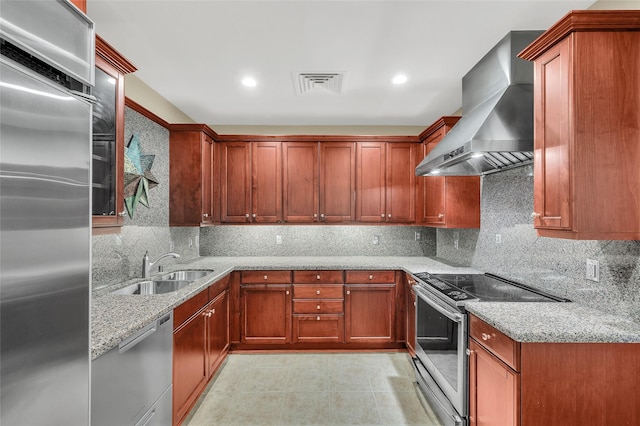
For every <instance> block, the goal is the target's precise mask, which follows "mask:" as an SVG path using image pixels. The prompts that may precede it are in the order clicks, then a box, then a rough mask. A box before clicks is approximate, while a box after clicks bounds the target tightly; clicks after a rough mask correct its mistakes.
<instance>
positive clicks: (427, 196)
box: [420, 128, 445, 226]
mask: <svg viewBox="0 0 640 426" xmlns="http://www.w3.org/2000/svg"><path fill="white" fill-rule="evenodd" d="M444 134H445V129H444V128H442V129H440V130H439V131H437V132H435V133H433V134H432V135H431V136H429V137H428V138H427V139H426V140H425V142H424V151H425V156H427V155H429V153H430V152H431V150H433V148H435V146H436V145H437V144H438V142H440V140H441V139H442V138H443V137H444ZM420 179H422V181H423V182H422V186H423V198H424V206H423V217H422V221H423V222H424V223H425V224H427V225H436V226H442V225H444V179H445V178H444V176H424V177H421V178H420Z"/></svg>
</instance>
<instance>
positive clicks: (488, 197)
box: [436, 167, 640, 322]
mask: <svg viewBox="0 0 640 426" xmlns="http://www.w3.org/2000/svg"><path fill="white" fill-rule="evenodd" d="M531 212H533V176H532V175H531V168H530V167H521V168H518V169H514V170H510V171H506V172H502V173H496V174H493V175H488V176H485V177H483V180H482V200H481V214H482V217H481V228H480V230H477V229H474V230H463V229H460V230H452V229H438V231H437V238H436V240H437V255H438V257H440V258H443V259H445V260H447V261H450V262H455V263H460V264H463V265H468V266H473V267H475V268H478V269H480V270H483V271H486V272H491V273H494V274H497V275H501V276H504V277H507V278H511V279H513V280H516V281H520V282H522V283H524V284H530V285H532V286H534V287H538V288H540V289H542V290H546V291H549V292H550V293H553V294H556V295H558V296H563V297H566V298H568V299H571V300H574V301H576V302H582V303H584V304H585V305H588V306H591V307H593V308H596V309H601V310H604V311H609V312H618V313H620V314H622V315H623V316H627V317H629V318H630V319H633V320H635V321H638V322H640V241H591V240H589V241H575V240H565V239H559V238H545V237H538V236H537V235H536V231H535V229H534V228H533V219H532V218H531ZM498 236H499V237H498ZM456 239H457V240H458V249H457V250H456V249H455V247H454V246H455V244H454V242H455V240H456ZM498 240H500V243H498V242H497V241H498ZM587 259H593V260H597V261H598V262H599V264H600V281H599V282H593V281H589V280H587V279H586V261H587Z"/></svg>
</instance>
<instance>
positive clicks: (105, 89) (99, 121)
mask: <svg viewBox="0 0 640 426" xmlns="http://www.w3.org/2000/svg"><path fill="white" fill-rule="evenodd" d="M135 70H136V68H135V66H134V65H133V64H131V63H130V62H129V61H128V60H127V59H126V58H125V57H124V56H122V55H120V54H119V53H118V52H117V51H116V50H115V49H114V48H113V47H111V46H110V45H109V44H108V43H107V42H105V41H104V40H103V39H102V38H100V37H99V36H96V76H95V86H94V88H93V95H94V96H95V97H96V104H95V105H94V107H93V134H92V139H93V156H92V170H93V177H92V191H91V199H92V216H93V217H92V226H93V234H110V233H118V232H120V227H121V226H122V224H123V222H124V216H125V214H126V211H125V209H124V198H123V197H124V144H125V143H124V76H125V74H127V73H131V72H134V71H135Z"/></svg>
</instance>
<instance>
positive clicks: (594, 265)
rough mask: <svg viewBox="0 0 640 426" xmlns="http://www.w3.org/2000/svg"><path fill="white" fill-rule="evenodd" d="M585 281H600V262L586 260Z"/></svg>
mask: <svg viewBox="0 0 640 426" xmlns="http://www.w3.org/2000/svg"><path fill="white" fill-rule="evenodd" d="M587 279H588V280H591V281H595V282H598V281H600V262H598V261H597V260H592V259H587Z"/></svg>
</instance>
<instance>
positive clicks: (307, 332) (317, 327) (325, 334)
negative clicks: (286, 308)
mask: <svg viewBox="0 0 640 426" xmlns="http://www.w3.org/2000/svg"><path fill="white" fill-rule="evenodd" d="M292 340H293V341H294V342H337V343H342V342H344V317H343V316H342V315H294V316H293V336H292Z"/></svg>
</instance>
